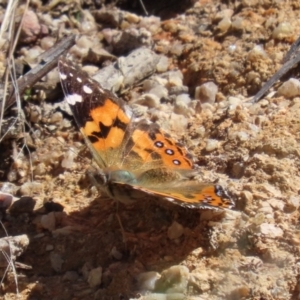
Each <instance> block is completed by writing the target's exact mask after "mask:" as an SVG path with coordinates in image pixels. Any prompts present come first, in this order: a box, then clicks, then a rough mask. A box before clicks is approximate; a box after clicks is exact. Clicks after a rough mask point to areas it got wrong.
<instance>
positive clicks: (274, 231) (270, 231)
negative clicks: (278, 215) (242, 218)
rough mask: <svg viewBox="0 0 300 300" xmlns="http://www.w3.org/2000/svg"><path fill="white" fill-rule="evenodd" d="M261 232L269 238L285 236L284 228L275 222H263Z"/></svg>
mask: <svg viewBox="0 0 300 300" xmlns="http://www.w3.org/2000/svg"><path fill="white" fill-rule="evenodd" d="M260 233H261V234H264V235H265V236H266V237H268V238H278V237H281V236H283V230H282V229H281V228H279V227H277V226H275V225H274V224H268V223H263V224H261V225H260Z"/></svg>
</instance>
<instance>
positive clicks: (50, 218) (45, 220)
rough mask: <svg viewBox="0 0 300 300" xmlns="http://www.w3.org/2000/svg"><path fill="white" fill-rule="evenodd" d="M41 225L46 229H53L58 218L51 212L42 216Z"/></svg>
mask: <svg viewBox="0 0 300 300" xmlns="http://www.w3.org/2000/svg"><path fill="white" fill-rule="evenodd" d="M41 225H42V227H43V228H44V229H47V230H49V231H53V230H54V229H55V225H56V220H55V214H54V212H50V213H49V214H47V215H43V216H42V217H41Z"/></svg>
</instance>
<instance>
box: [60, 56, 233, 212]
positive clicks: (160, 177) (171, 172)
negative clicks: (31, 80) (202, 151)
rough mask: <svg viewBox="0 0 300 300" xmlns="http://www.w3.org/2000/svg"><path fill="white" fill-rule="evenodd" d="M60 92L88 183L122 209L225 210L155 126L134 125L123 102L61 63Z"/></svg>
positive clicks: (224, 200) (217, 192) (226, 201)
mask: <svg viewBox="0 0 300 300" xmlns="http://www.w3.org/2000/svg"><path fill="white" fill-rule="evenodd" d="M58 67H59V73H60V78H61V83H62V87H63V90H64V93H65V96H66V100H67V102H68V103H69V105H70V107H71V110H72V113H73V115H74V118H75V120H76V122H77V125H78V127H79V128H80V131H81V133H82V135H83V137H84V140H85V142H86V144H87V146H88V147H89V149H90V150H91V152H92V154H93V157H94V160H95V162H96V165H97V171H96V172H93V178H94V179H93V183H94V184H95V185H96V186H97V187H98V188H99V189H100V190H101V191H103V192H105V193H106V194H107V195H108V196H109V197H111V198H113V199H116V200H118V201H120V202H123V203H126V204H127V203H132V202H133V201H140V200H141V201H142V200H143V197H145V196H146V195H148V196H151V197H153V198H156V199H158V200H166V201H170V202H173V203H175V204H179V205H181V206H183V207H189V208H230V207H232V206H233V201H232V199H230V197H229V196H228V195H227V193H226V191H225V190H224V189H223V188H222V187H220V186H218V185H215V184H213V183H199V182H198V181H197V180H196V179H195V174H196V173H197V172H196V170H195V169H194V163H193V160H192V157H191V155H190V154H189V153H188V152H187V151H186V149H185V148H184V147H183V146H182V145H180V144H179V143H177V142H176V141H175V140H173V139H172V138H171V137H170V136H169V135H168V134H166V133H164V132H163V131H162V130H161V129H160V128H159V126H158V125H157V124H155V123H149V122H147V121H146V120H138V119H137V118H135V116H134V114H133V113H132V111H131V110H130V108H129V107H128V106H127V105H126V104H125V102H124V101H123V100H121V99H119V98H117V97H116V96H115V95H114V94H112V93H111V92H110V91H108V90H105V89H103V88H102V87H101V86H100V84H99V83H97V82H96V81H94V80H93V79H91V78H89V77H88V76H87V74H86V73H84V72H83V71H81V70H80V69H79V68H77V67H76V66H74V65H73V64H72V63H71V62H70V61H69V60H67V59H65V58H61V59H60V61H59V66H58Z"/></svg>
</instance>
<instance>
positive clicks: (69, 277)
mask: <svg viewBox="0 0 300 300" xmlns="http://www.w3.org/2000/svg"><path fill="white" fill-rule="evenodd" d="M78 278H79V275H78V273H77V272H75V271H67V272H66V273H65V274H64V276H63V278H62V280H63V281H76V280H77V279H78Z"/></svg>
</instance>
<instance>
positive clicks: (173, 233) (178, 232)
mask: <svg viewBox="0 0 300 300" xmlns="http://www.w3.org/2000/svg"><path fill="white" fill-rule="evenodd" d="M183 232H184V228H183V226H182V225H181V224H179V223H177V222H176V221H174V222H173V223H172V225H171V226H170V227H169V228H168V238H169V239H170V240H174V239H178V238H179V237H181V236H182V235H183Z"/></svg>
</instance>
